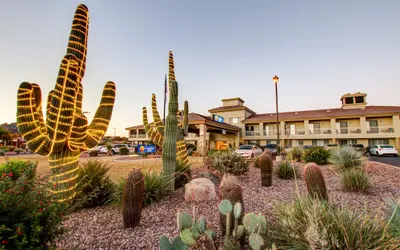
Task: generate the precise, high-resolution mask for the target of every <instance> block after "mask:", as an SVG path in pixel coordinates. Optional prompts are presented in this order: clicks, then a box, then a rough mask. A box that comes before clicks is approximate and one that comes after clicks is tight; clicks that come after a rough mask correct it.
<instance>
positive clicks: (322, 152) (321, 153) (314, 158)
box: [303, 147, 330, 165]
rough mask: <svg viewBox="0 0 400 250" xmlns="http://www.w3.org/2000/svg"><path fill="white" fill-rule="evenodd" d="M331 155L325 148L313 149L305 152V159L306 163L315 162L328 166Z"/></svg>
mask: <svg viewBox="0 0 400 250" xmlns="http://www.w3.org/2000/svg"><path fill="white" fill-rule="evenodd" d="M329 156H330V153H329V151H328V150H326V149H324V148H323V147H313V148H310V149H307V150H305V151H304V154H303V159H304V161H305V162H314V163H316V164H317V165H326V164H327V163H328V158H329Z"/></svg>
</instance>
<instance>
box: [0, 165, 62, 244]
mask: <svg viewBox="0 0 400 250" xmlns="http://www.w3.org/2000/svg"><path fill="white" fill-rule="evenodd" d="M21 166H22V163H18V167H16V166H12V167H10V166H9V165H7V166H6V167H4V165H1V167H0V168H1V169H2V171H4V172H3V173H2V174H1V175H0V243H1V244H0V249H48V248H50V247H51V246H50V244H51V242H52V241H53V240H54V239H55V238H56V237H58V236H60V235H61V234H62V233H63V232H64V229H63V227H62V225H61V222H62V217H63V216H64V215H65V214H66V213H67V212H68V204H60V203H55V202H52V197H51V193H50V192H48V189H49V188H50V186H49V184H48V178H47V177H45V178H41V179H39V178H38V177H37V176H36V174H35V170H36V167H33V166H32V163H31V162H27V163H26V165H25V167H26V169H25V170H24V171H20V169H21ZM10 169H15V170H16V171H17V172H15V173H14V172H8V171H9V170H10ZM18 171H19V172H18ZM6 172H8V173H6Z"/></svg>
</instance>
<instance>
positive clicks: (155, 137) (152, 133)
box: [142, 107, 164, 147]
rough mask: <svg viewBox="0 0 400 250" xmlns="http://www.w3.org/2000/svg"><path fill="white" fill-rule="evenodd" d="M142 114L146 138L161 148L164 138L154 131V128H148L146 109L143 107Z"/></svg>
mask: <svg viewBox="0 0 400 250" xmlns="http://www.w3.org/2000/svg"><path fill="white" fill-rule="evenodd" d="M142 114H143V125H144V130H145V131H146V134H147V136H148V137H149V138H150V140H152V141H153V142H154V143H155V144H156V145H158V146H160V147H161V146H162V144H163V140H164V137H163V136H162V135H161V134H160V133H159V132H158V130H155V129H154V127H152V126H150V124H149V121H148V119H147V109H146V107H143V109H142Z"/></svg>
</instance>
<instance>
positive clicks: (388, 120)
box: [366, 117, 393, 127]
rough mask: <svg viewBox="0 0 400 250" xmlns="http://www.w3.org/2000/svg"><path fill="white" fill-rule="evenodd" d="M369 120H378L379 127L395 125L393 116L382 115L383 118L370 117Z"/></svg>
mask: <svg viewBox="0 0 400 250" xmlns="http://www.w3.org/2000/svg"><path fill="white" fill-rule="evenodd" d="M366 120H367V121H369V120H376V121H378V127H381V126H382V127H391V126H393V118H392V117H382V118H368V117H367V119H366Z"/></svg>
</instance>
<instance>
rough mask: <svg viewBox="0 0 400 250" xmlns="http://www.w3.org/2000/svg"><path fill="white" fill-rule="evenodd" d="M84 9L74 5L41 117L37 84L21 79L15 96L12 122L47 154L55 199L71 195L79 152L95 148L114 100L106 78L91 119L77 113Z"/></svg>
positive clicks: (35, 149) (36, 148) (85, 34)
mask: <svg viewBox="0 0 400 250" xmlns="http://www.w3.org/2000/svg"><path fill="white" fill-rule="evenodd" d="M88 30H89V11H88V8H87V7H86V6H85V5H83V4H81V5H79V6H78V7H77V9H76V12H75V15H74V19H73V22H72V29H71V33H70V37H69V41H68V46H67V51H66V55H65V56H64V58H63V59H62V61H61V66H60V70H59V73H58V77H57V81H56V85H55V88H54V89H53V90H51V91H50V93H49V95H48V98H47V109H46V121H45V120H44V116H43V112H42V94H41V90H40V87H39V85H37V84H36V83H28V82H23V83H21V85H20V87H19V89H18V95H17V127H18V130H19V132H20V134H21V136H22V137H23V138H24V139H25V140H26V141H27V145H28V147H29V149H30V150H32V151H33V152H35V153H38V154H41V155H47V156H48V160H49V165H50V174H51V182H52V184H53V185H52V189H51V190H50V191H51V192H52V193H53V195H54V200H55V201H57V202H64V201H67V200H70V199H72V198H74V197H75V195H76V190H75V189H76V186H77V182H76V179H77V177H78V169H79V166H78V162H79V157H80V154H81V152H82V151H86V150H89V149H91V148H93V147H95V146H96V145H97V144H98V142H99V141H100V140H101V138H102V137H103V136H104V134H105V133H106V131H107V128H108V124H109V122H110V119H111V114H112V110H113V106H114V99H115V84H114V83H113V82H107V83H106V85H105V87H104V90H103V94H102V98H101V101H100V106H99V107H98V109H97V112H96V114H95V116H94V118H93V120H92V122H91V123H90V124H88V120H87V118H86V117H85V116H84V115H83V112H82V99H83V86H82V79H83V76H84V74H85V69H86V53H87V40H88Z"/></svg>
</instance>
